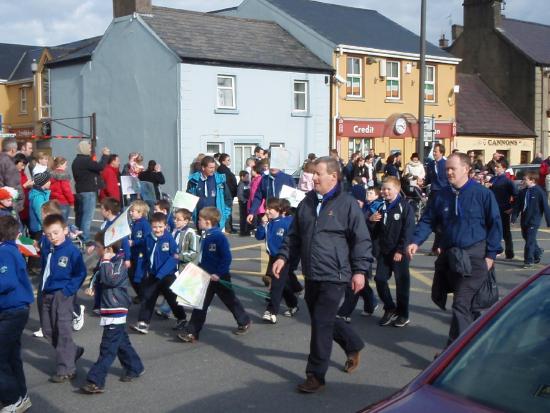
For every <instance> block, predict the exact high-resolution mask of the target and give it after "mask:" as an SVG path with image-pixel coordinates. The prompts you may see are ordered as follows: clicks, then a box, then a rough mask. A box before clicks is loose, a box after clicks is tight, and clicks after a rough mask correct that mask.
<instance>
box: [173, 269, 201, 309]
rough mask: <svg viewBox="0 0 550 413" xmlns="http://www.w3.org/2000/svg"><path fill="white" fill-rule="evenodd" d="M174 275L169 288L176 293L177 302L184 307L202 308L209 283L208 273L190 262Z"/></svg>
mask: <svg viewBox="0 0 550 413" xmlns="http://www.w3.org/2000/svg"><path fill="white" fill-rule="evenodd" d="M176 276H177V278H176V281H174V282H173V283H172V285H171V286H170V289H171V290H172V291H173V292H174V294H176V295H177V301H178V303H179V304H181V305H184V306H186V307H192V308H202V307H203V304H204V296H205V295H206V290H207V288H208V285H209V284H210V274H208V273H207V272H206V271H203V270H202V269H201V268H199V267H197V266H196V265H195V264H193V263H191V262H190V263H189V264H187V265H186V266H185V268H184V269H183V271H181V272H180V273H179V274H176Z"/></svg>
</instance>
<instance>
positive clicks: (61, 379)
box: [50, 373, 76, 383]
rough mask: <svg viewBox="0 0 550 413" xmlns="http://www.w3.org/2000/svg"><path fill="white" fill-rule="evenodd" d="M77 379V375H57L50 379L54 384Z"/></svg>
mask: <svg viewBox="0 0 550 413" xmlns="http://www.w3.org/2000/svg"><path fill="white" fill-rule="evenodd" d="M75 377H76V373H72V374H55V375H53V376H52V377H50V381H51V382H52V383H66V382H68V381H71V380H73V379H74V378H75Z"/></svg>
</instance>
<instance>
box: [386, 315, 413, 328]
mask: <svg viewBox="0 0 550 413" xmlns="http://www.w3.org/2000/svg"><path fill="white" fill-rule="evenodd" d="M410 322H411V320H409V319H408V318H407V317H403V316H402V315H400V316H399V317H397V318H396V319H395V320H393V323H391V324H392V326H394V327H405V326H406V325H407V324H409V323H410Z"/></svg>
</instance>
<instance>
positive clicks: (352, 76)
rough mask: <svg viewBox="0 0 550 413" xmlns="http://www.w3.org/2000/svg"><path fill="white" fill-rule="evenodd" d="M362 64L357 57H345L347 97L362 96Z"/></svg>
mask: <svg viewBox="0 0 550 413" xmlns="http://www.w3.org/2000/svg"><path fill="white" fill-rule="evenodd" d="M361 70H362V64H361V58H359V57H348V58H347V71H348V74H347V77H346V94H347V95H348V96H349V97H361V96H363V90H362V89H363V88H362V74H361Z"/></svg>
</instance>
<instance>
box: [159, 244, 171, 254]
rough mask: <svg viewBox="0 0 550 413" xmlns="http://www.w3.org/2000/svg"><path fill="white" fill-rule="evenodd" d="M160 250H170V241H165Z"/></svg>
mask: <svg viewBox="0 0 550 413" xmlns="http://www.w3.org/2000/svg"><path fill="white" fill-rule="evenodd" d="M160 250H161V251H162V252H167V251H170V243H168V242H163V243H162V245H161V247H160Z"/></svg>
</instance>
